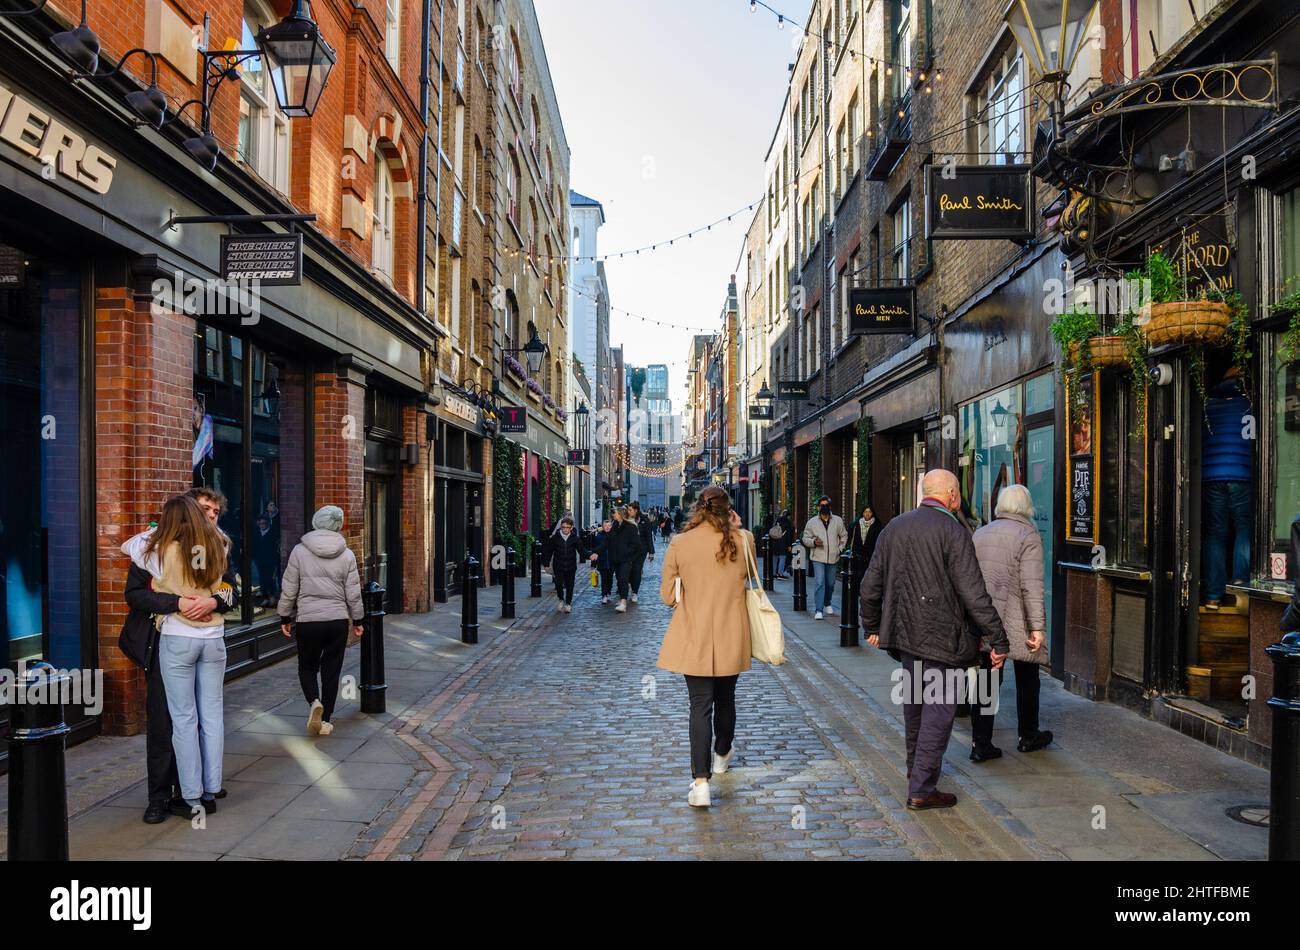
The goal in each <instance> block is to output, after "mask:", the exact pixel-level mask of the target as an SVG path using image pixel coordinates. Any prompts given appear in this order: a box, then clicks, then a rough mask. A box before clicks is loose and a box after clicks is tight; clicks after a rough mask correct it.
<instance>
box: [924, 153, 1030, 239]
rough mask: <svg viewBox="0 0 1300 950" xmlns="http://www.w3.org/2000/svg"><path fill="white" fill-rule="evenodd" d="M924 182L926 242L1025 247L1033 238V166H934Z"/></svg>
mask: <svg viewBox="0 0 1300 950" xmlns="http://www.w3.org/2000/svg"><path fill="white" fill-rule="evenodd" d="M945 172H946V173H947V175H946V176H945ZM925 182H926V188H925V193H926V201H925V236H926V237H927V238H931V239H936V240H958V241H961V240H973V241H981V240H996V239H1004V240H1010V241H1024V240H1028V239H1029V238H1031V237H1033V235H1034V179H1033V176H1032V175H1031V173H1030V170H1029V166H1028V165H955V166H954V165H931V166H930V167H929V169H928V171H927V174H926V176H925Z"/></svg>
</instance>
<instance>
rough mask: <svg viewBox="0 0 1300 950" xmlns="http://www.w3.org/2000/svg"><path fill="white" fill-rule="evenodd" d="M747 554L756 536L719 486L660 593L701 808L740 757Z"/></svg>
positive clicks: (676, 550)
mask: <svg viewBox="0 0 1300 950" xmlns="http://www.w3.org/2000/svg"><path fill="white" fill-rule="evenodd" d="M746 550H748V551H749V552H750V556H752V555H753V551H754V536H753V535H752V534H750V533H749V532H748V531H745V530H743V529H742V528H741V527H740V518H739V517H738V516H737V515H736V513H735V512H734V511H733V510H732V508H731V496H730V495H728V494H727V492H726V490H725V489H723V488H719V487H717V486H712V487H710V488H706V489H705V490H704V492H703V494H701V496H700V499H699V501H698V502H697V503H696V505H695V509H694V510H693V511H692V512H691V517H690V519H689V520H688V521H687V523H686V524H685V525H684V526H683V527H682V530H681V532H680V533H679V534H677V535H676V536H675V537H674V538H673V541H672V543H671V544H669V545H668V553H667V554H666V555H665V556H664V569H663V581H662V583H661V584H660V589H659V596H660V598H661V599H662V600H663V602H664V603H665V604H667V605H668V606H670V607H673V606H674V605H675V609H674V610H673V619H672V622H671V623H669V625H668V632H667V633H666V634H665V635H664V642H663V646H662V647H661V648H660V651H659V667H660V668H661V669H665V670H670V671H672V672H673V673H681V674H682V675H683V676H685V677H686V689H687V692H688V693H689V694H690V699H691V720H690V735H691V771H692V774H693V776H694V782H693V784H692V785H691V790H690V795H689V796H688V798H687V800H688V801H689V802H690V804H692V805H695V806H698V807H704V806H707V805H708V804H709V779H710V778H711V777H712V775H713V773H714V772H718V773H721V772H725V771H727V768H728V766H729V765H730V764H731V757H732V754H733V752H734V748H733V745H732V740H733V738H734V737H735V733H736V681H737V679H738V678H739V675H740V674H741V673H744V672H745V671H747V670H748V669H749V664H750V644H749V617H748V614H747V613H746V611H745V577H746V574H747V571H748V568H747V558H746V553H745V552H746ZM678 580H680V581H681V601H680V603H677V601H676V590H677V581H678ZM715 733H716V735H715Z"/></svg>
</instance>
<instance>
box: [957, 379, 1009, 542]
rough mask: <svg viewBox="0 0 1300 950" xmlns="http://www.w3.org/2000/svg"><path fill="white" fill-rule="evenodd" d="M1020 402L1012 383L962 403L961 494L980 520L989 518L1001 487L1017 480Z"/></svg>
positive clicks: (991, 515)
mask: <svg viewBox="0 0 1300 950" xmlns="http://www.w3.org/2000/svg"><path fill="white" fill-rule="evenodd" d="M1020 405H1021V403H1020V388H1019V387H1018V386H1012V387H1009V388H1007V389H1004V390H1002V391H1000V392H996V393H994V394H992V395H991V396H986V397H984V398H983V399H980V400H977V401H975V402H973V403H969V404H968V405H965V406H963V407H962V410H961V435H962V446H961V462H960V465H961V469H962V497H963V498H964V499H965V501H966V503H967V504H968V505H970V510H971V514H973V515H974V516H975V517H976V518H977V519H978V520H979V523H980V524H988V523H989V522H990V521H992V520H993V512H994V509H995V508H996V507H997V502H998V495H999V494H1000V493H1001V491H1002V489H1004V488H1006V487H1007V486H1008V485H1014V484H1018V483H1019V482H1020V472H1021V456H1020V448H1021V447H1020V434H1021V422H1020V420H1021V413H1020Z"/></svg>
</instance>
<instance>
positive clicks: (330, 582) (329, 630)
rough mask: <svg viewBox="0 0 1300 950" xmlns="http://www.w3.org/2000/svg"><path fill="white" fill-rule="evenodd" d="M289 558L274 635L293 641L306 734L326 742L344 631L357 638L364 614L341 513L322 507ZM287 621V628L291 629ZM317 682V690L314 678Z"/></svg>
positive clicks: (358, 576) (345, 640)
mask: <svg viewBox="0 0 1300 950" xmlns="http://www.w3.org/2000/svg"><path fill="white" fill-rule="evenodd" d="M311 526H312V528H313V529H315V530H313V531H308V532H307V533H306V534H304V535H303V536H302V540H301V541H299V542H298V544H297V545H296V546H295V547H294V549H293V553H292V554H290V555H289V563H288V564H287V565H285V568H284V577H283V578H281V581H280V602H279V604H278V605H277V606H278V609H279V612H280V621H281V622H280V630H281V631H282V632H283V633H284V635H285V636H286V637H288V636H293V635H294V634H297V637H298V681H299V683H300V684H301V685H302V691H303V695H304V696H305V697H306V699H307V703H308V708H307V732H308V733H309V734H310V735H322V736H327V735H329V734H330V733H331V732H333V731H334V726H333V724H332V722H331V719H332V717H333V715H334V703H335V701H336V700H337V699H338V692H339V675H340V674H341V673H342V672H343V653H344V650H346V649H347V644H348V630H349V628H351V629H352V631H353V632H354V633H355V634H356V635H357V636H361V634H362V629H361V621H362V619H363V618H364V617H365V608H364V607H363V606H362V604H361V573H360V571H358V570H357V556H356V555H355V554H353V553H352V549H351V548H349V547H348V543H347V541H346V540H345V539H344V537H343V535H342V534H341V533H340V532H341V531H342V529H343V510H342V509H341V508H338V507H337V506H335V505H326V506H325V507H324V508H322V509H320V511H318V512H316V514H315V515H314V516H313V517H312V519H311ZM291 621H292V623H291ZM318 675H319V678H320V682H319V685H318V684H317V676H318Z"/></svg>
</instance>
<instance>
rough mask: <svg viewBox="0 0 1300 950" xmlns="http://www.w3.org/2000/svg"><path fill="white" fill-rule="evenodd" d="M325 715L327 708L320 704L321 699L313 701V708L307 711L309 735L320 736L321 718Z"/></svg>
mask: <svg viewBox="0 0 1300 950" xmlns="http://www.w3.org/2000/svg"><path fill="white" fill-rule="evenodd" d="M324 715H325V707H324V706H322V705H321V704H320V700H319V699H313V700H312V701H311V708H310V709H308V710H307V735H309V736H318V735H320V721H321V717H322V716H324Z"/></svg>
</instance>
